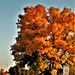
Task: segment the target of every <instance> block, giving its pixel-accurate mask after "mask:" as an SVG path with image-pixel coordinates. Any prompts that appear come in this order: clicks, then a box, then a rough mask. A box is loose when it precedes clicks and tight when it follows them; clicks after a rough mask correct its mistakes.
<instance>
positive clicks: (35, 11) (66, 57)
mask: <svg viewBox="0 0 75 75" xmlns="http://www.w3.org/2000/svg"><path fill="white" fill-rule="evenodd" d="M17 28H19V29H20V31H19V32H18V37H17V38H16V43H15V44H14V45H12V46H11V50H12V55H14V60H15V61H16V62H19V63H21V65H22V66H24V65H25V64H28V65H29V66H30V67H31V69H32V70H33V71H34V72H36V74H37V75H38V74H42V73H43V74H44V75H46V74H47V73H49V75H50V74H52V75H57V71H58V69H62V67H63V65H64V64H66V63H67V64H68V65H69V66H71V67H72V69H75V68H74V67H75V14H74V13H73V12H72V11H71V9H68V8H66V7H64V9H63V10H62V11H60V9H59V8H55V7H50V8H49V9H48V10H47V9H46V8H45V7H44V6H43V5H40V4H39V5H36V6H34V7H33V6H31V7H29V6H28V7H25V8H24V14H23V15H19V19H18V23H17ZM46 72H47V73H46ZM47 75H48V74H47Z"/></svg>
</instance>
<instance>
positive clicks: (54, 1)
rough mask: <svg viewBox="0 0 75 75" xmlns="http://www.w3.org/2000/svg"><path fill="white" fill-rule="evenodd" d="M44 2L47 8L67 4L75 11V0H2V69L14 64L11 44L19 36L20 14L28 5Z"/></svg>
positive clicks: (0, 2)
mask: <svg viewBox="0 0 75 75" xmlns="http://www.w3.org/2000/svg"><path fill="white" fill-rule="evenodd" d="M37 4H42V5H44V6H45V7H46V8H49V7H51V6H53V7H59V8H60V9H61V10H62V9H63V8H64V7H65V6H66V7H68V8H71V9H72V11H73V12H75V8H74V7H75V0H0V69H1V68H3V69H5V70H6V69H8V68H9V67H11V66H13V65H14V61H13V56H11V51H10V49H11V47H10V45H12V44H14V43H15V38H16V37H17V31H18V29H17V27H16V24H15V23H16V22H17V19H18V15H19V14H23V8H24V7H26V6H35V5H37Z"/></svg>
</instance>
